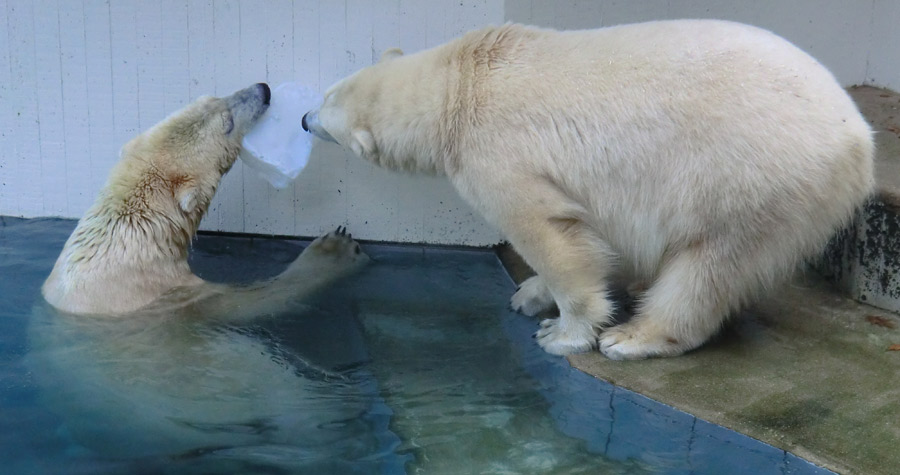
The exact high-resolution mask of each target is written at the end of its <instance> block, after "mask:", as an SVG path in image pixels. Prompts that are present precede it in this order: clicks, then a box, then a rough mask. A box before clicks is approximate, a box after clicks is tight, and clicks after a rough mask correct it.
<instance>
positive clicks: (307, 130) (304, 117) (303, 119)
mask: <svg viewBox="0 0 900 475" xmlns="http://www.w3.org/2000/svg"><path fill="white" fill-rule="evenodd" d="M308 115H309V112H307V113H306V114H303V118H302V119H300V127H303V130H304V131H305V132H309V126H308V125H306V116H308Z"/></svg>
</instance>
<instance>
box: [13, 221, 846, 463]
mask: <svg viewBox="0 0 900 475" xmlns="http://www.w3.org/2000/svg"><path fill="white" fill-rule="evenodd" d="M74 224H75V223H74V222H73V221H68V220H48V219H41V220H22V219H14V218H2V217H0V298H2V299H3V302H4V305H3V306H2V307H0V380H2V383H0V466H2V467H4V468H3V472H4V473H198V472H199V473H313V474H328V473H335V474H345V473H388V474H392V473H428V474H431V473H437V474H443V473H450V474H455V473H460V474H468V473H495V474H513V473H522V474H534V473H561V474H569V473H571V474H576V473H589V474H596V473H685V474H686V473H748V474H750V473H752V474H759V473H773V474H783V473H798V474H804V473H829V472H827V471H825V470H822V469H820V468H818V467H815V466H813V465H811V464H809V463H807V462H805V461H803V460H802V459H799V458H797V457H795V456H793V455H791V454H788V453H785V452H784V451H781V450H778V449H776V448H774V447H771V446H768V445H765V444H762V443H760V442H758V441H755V440H753V439H750V438H748V437H745V436H742V435H740V434H737V433H734V432H732V431H729V430H726V429H723V428H721V427H718V426H715V425H713V424H709V423H707V422H704V421H701V420H698V419H696V418H694V417H692V416H690V415H688V414H685V413H682V412H679V411H676V410H674V409H671V408H669V407H667V406H664V405H662V404H659V403H656V402H654V401H651V400H649V399H647V398H644V397H642V396H640V395H636V394H634V393H631V392H629V391H626V390H622V389H618V388H615V387H614V386H611V385H609V384H606V383H604V382H602V381H598V380H596V379H594V378H592V377H589V376H587V375H585V374H583V373H581V372H579V371H577V370H574V369H572V368H571V367H570V366H569V365H568V364H567V363H566V362H565V360H564V359H563V358H559V357H553V356H550V355H546V354H545V353H543V352H542V351H541V350H540V349H539V348H538V347H537V345H536V344H534V341H533V340H532V339H531V334H532V333H533V332H534V330H535V327H536V321H534V320H533V319H530V318H526V317H523V316H521V315H517V314H515V313H513V312H511V311H510V310H508V308H507V302H508V299H509V296H510V295H511V294H512V292H513V290H514V288H515V286H514V285H513V283H512V282H511V281H510V279H509V278H508V276H507V275H506V273H505V271H504V270H503V269H502V267H501V266H500V264H499V262H498V260H497V258H496V256H495V255H494V254H493V253H492V252H490V251H478V250H474V251H473V250H454V249H441V248H429V247H421V246H388V245H364V246H363V247H364V249H365V250H366V252H367V253H368V254H369V255H370V256H371V257H373V262H372V264H371V265H370V266H369V267H368V268H366V269H365V270H364V271H362V272H361V273H359V274H358V275H355V276H353V277H350V278H348V279H347V280H345V281H342V282H341V283H339V284H336V285H335V286H334V287H332V288H331V289H329V290H327V291H325V292H323V293H322V294H320V295H318V296H316V297H314V298H311V299H308V300H305V301H298V302H296V304H295V305H294V306H293V307H292V308H291V309H290V310H289V311H287V312H285V313H284V314H280V315H272V316H265V317H262V318H260V319H259V320H257V321H254V322H252V323H249V324H246V325H241V326H223V325H210V324H209V323H207V322H203V321H202V320H199V319H196V318H190V317H189V316H184V315H171V316H162V317H161V318H160V317H159V316H157V318H152V319H149V318H143V319H142V318H138V319H128V320H124V321H113V322H110V321H106V322H97V321H96V319H85V318H77V317H71V316H61V315H58V314H56V313H55V312H54V311H53V310H52V309H49V308H47V307H46V305H45V304H43V303H42V302H41V299H40V294H39V287H40V284H41V283H42V282H43V279H44V278H45V277H46V275H47V273H48V272H49V270H50V268H51V266H52V264H53V261H54V260H55V258H56V256H57V253H58V252H59V249H60V248H61V246H62V243H63V242H64V241H65V239H66V237H67V236H68V233H69V232H71V230H72V228H73V227H74ZM304 245H305V243H304V242H302V241H291V240H276V239H262V238H242V237H224V236H201V237H200V238H199V239H198V240H196V241H195V244H194V246H193V249H192V254H191V265H192V267H193V268H194V269H195V271H196V272H197V273H198V274H200V275H201V276H203V277H204V278H206V279H209V280H214V281H221V282H233V283H246V282H252V281H254V280H258V279H261V278H265V277H268V276H272V275H274V274H277V273H278V272H279V271H280V270H281V269H283V268H284V267H285V266H286V265H287V264H288V263H289V262H290V261H292V260H293V259H294V258H295V257H296V255H297V254H298V253H299V252H300V250H301V249H302V247H303V246H304Z"/></svg>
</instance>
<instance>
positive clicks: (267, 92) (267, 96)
mask: <svg viewBox="0 0 900 475" xmlns="http://www.w3.org/2000/svg"><path fill="white" fill-rule="evenodd" d="M257 86H258V87H259V88H260V89H262V93H263V104H265V105H269V101H270V100H271V99H272V90H271V89H269V85H268V84H266V83H264V82H261V83H259V84H257Z"/></svg>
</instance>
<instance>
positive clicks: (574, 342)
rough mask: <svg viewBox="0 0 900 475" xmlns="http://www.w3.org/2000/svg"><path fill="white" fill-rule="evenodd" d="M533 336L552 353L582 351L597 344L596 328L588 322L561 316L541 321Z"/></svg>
mask: <svg viewBox="0 0 900 475" xmlns="http://www.w3.org/2000/svg"><path fill="white" fill-rule="evenodd" d="M534 337H535V338H536V339H537V342H538V345H540V346H541V348H543V349H544V351H546V352H547V353H550V354H554V355H571V354H573V353H584V352H586V351H591V350H592V349H594V348H595V347H596V344H597V330H596V329H595V328H594V327H593V326H592V325H591V324H590V323H588V322H583V321H573V320H571V319H567V320H563V317H560V318H551V319H547V320H544V321H542V322H541V329H540V330H538V331H537V333H535V334H534Z"/></svg>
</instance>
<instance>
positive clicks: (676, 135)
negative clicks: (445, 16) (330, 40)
mask: <svg viewBox="0 0 900 475" xmlns="http://www.w3.org/2000/svg"><path fill="white" fill-rule="evenodd" d="M304 126H305V127H306V128H308V130H310V131H311V132H313V133H314V134H316V135H318V136H319V137H321V138H323V139H331V140H334V141H336V142H338V143H339V144H342V145H344V146H346V147H348V148H350V149H351V150H352V151H353V152H354V153H356V154H357V155H359V156H361V157H363V158H365V159H367V160H369V161H372V162H374V163H376V164H378V165H381V166H384V167H388V168H393V169H400V170H409V171H419V172H426V173H433V174H443V175H446V176H447V177H448V178H449V179H450V181H451V182H452V183H453V185H454V186H455V187H456V189H457V190H458V192H459V193H460V194H461V195H462V196H463V198H465V199H466V200H467V201H468V202H469V203H470V204H471V205H472V206H473V207H474V208H475V209H477V210H478V211H480V212H481V213H482V214H483V215H484V216H485V217H486V218H487V219H488V221H490V222H491V223H493V224H494V225H496V226H498V227H499V228H500V230H501V231H502V232H504V233H505V235H506V237H507V238H508V240H509V241H510V243H511V244H512V245H513V246H514V247H515V248H516V250H517V251H518V252H519V253H520V254H521V255H522V256H523V257H524V259H525V260H526V261H527V263H528V264H529V265H530V266H531V267H532V268H533V269H534V270H535V271H536V272H537V276H535V277H532V278H531V279H529V280H527V281H525V282H524V283H523V285H522V286H521V288H520V290H519V291H518V292H516V294H515V295H514V296H513V298H512V305H513V307H514V308H515V309H517V310H520V311H522V312H523V313H526V314H528V315H534V314H536V313H537V312H539V311H541V310H543V309H545V308H548V307H550V306H552V305H553V304H554V303H555V304H556V305H557V306H558V307H559V312H560V317H559V318H558V319H550V320H545V321H543V322H542V323H541V329H540V330H539V331H538V332H537V339H538V343H539V344H540V345H541V346H542V347H543V348H544V349H545V350H547V351H549V352H551V353H557V354H568V353H574V352H579V351H585V350H589V349H591V348H593V347H597V346H599V349H600V351H602V352H603V353H604V354H605V355H606V356H608V357H610V358H613V359H637V358H645V357H651V356H673V355H679V354H681V353H683V352H685V351H688V350H690V349H693V348H696V347H698V346H700V345H701V344H703V343H704V342H705V341H706V340H707V339H708V338H709V337H710V336H711V335H713V334H714V333H715V332H716V331H717V330H718V329H719V328H720V326H721V325H722V323H723V321H724V320H725V318H726V317H727V316H728V315H729V314H730V313H731V312H733V311H735V310H736V309H738V308H740V307H741V306H742V305H744V304H746V303H747V302H749V301H751V300H752V299H753V298H755V297H757V296H758V295H759V294H760V292H761V291H763V290H765V289H766V288H768V287H771V286H772V285H773V283H776V282H778V281H779V280H781V279H784V278H786V277H787V276H788V275H789V274H790V272H791V271H792V270H793V269H794V268H795V267H796V265H797V264H798V263H799V262H801V261H802V260H803V259H804V258H806V257H809V256H810V255H812V254H814V253H815V252H816V251H817V250H819V249H820V248H821V247H822V246H823V245H824V244H825V242H826V241H827V239H828V238H829V237H830V236H831V235H832V234H833V233H834V231H835V230H836V229H837V228H838V227H840V226H841V225H842V224H844V223H846V222H847V221H848V220H849V219H850V218H851V216H852V214H853V212H854V210H855V209H856V208H857V207H858V206H859V205H860V204H861V203H862V202H863V201H864V200H865V198H866V197H867V196H868V195H869V194H870V192H871V190H872V186H873V176H872V167H873V164H872V160H873V159H872V156H873V142H872V134H871V131H870V129H869V127H868V126H867V124H866V122H865V121H864V120H863V118H862V117H861V116H860V114H859V112H858V110H857V109H856V107H855V105H854V104H853V102H852V101H851V99H850V98H849V96H848V95H847V94H846V92H845V91H844V90H843V89H842V88H841V87H840V85H839V84H838V83H837V81H836V80H835V79H834V77H833V76H832V75H831V74H830V73H829V72H828V71H827V70H826V69H825V68H824V67H823V66H822V65H821V64H819V63H818V62H817V61H816V60H815V59H813V58H811V57H810V56H809V55H807V54H806V53H804V52H803V51H801V50H800V49H798V48H796V47H795V46H793V45H792V44H790V43H789V42H787V41H786V40H784V39H782V38H780V37H778V36H776V35H774V34H772V33H770V32H767V31H764V30H761V29H758V28H755V27H751V26H746V25H741V24H737V23H731V22H725V21H714V20H677V21H660V22H651V23H643V24H634V25H623V26H616V27H611V28H603V29H598V30H589V31H569V32H557V31H552V30H547V29H537V28H531V27H525V26H521V25H505V26H501V27H488V28H485V29H482V30H478V31H473V32H470V33H468V34H465V35H464V36H462V37H461V38H458V39H456V40H453V41H450V42H448V43H446V44H444V45H440V46H437V47H435V48H433V49H429V50H426V51H422V52H419V53H416V54H412V55H409V56H402V53H400V52H399V50H389V51H388V52H386V53H385V54H384V55H383V56H382V60H381V61H380V62H379V63H378V64H375V65H373V66H371V67H368V68H365V69H363V70H361V71H359V72H357V73H356V74H354V75H352V76H349V77H347V78H345V79H343V80H342V81H340V82H338V83H337V84H335V85H334V86H332V87H331V88H330V89H329V90H328V91H327V92H326V94H325V99H324V102H323V104H322V106H321V108H320V109H319V110H314V111H310V112H309V113H307V114H306V115H305V116H304ZM612 278H621V279H624V280H625V281H626V282H639V283H642V284H643V285H644V286H646V291H645V292H644V293H643V294H642V295H640V297H639V305H638V309H637V312H636V315H635V316H634V317H633V318H632V319H631V320H630V321H629V322H627V323H624V324H620V325H617V326H611V325H612V324H613V321H612V319H611V313H612V310H613V307H612V304H611V302H610V301H609V300H608V296H607V284H608V282H609V281H610V280H611V279H612Z"/></svg>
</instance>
